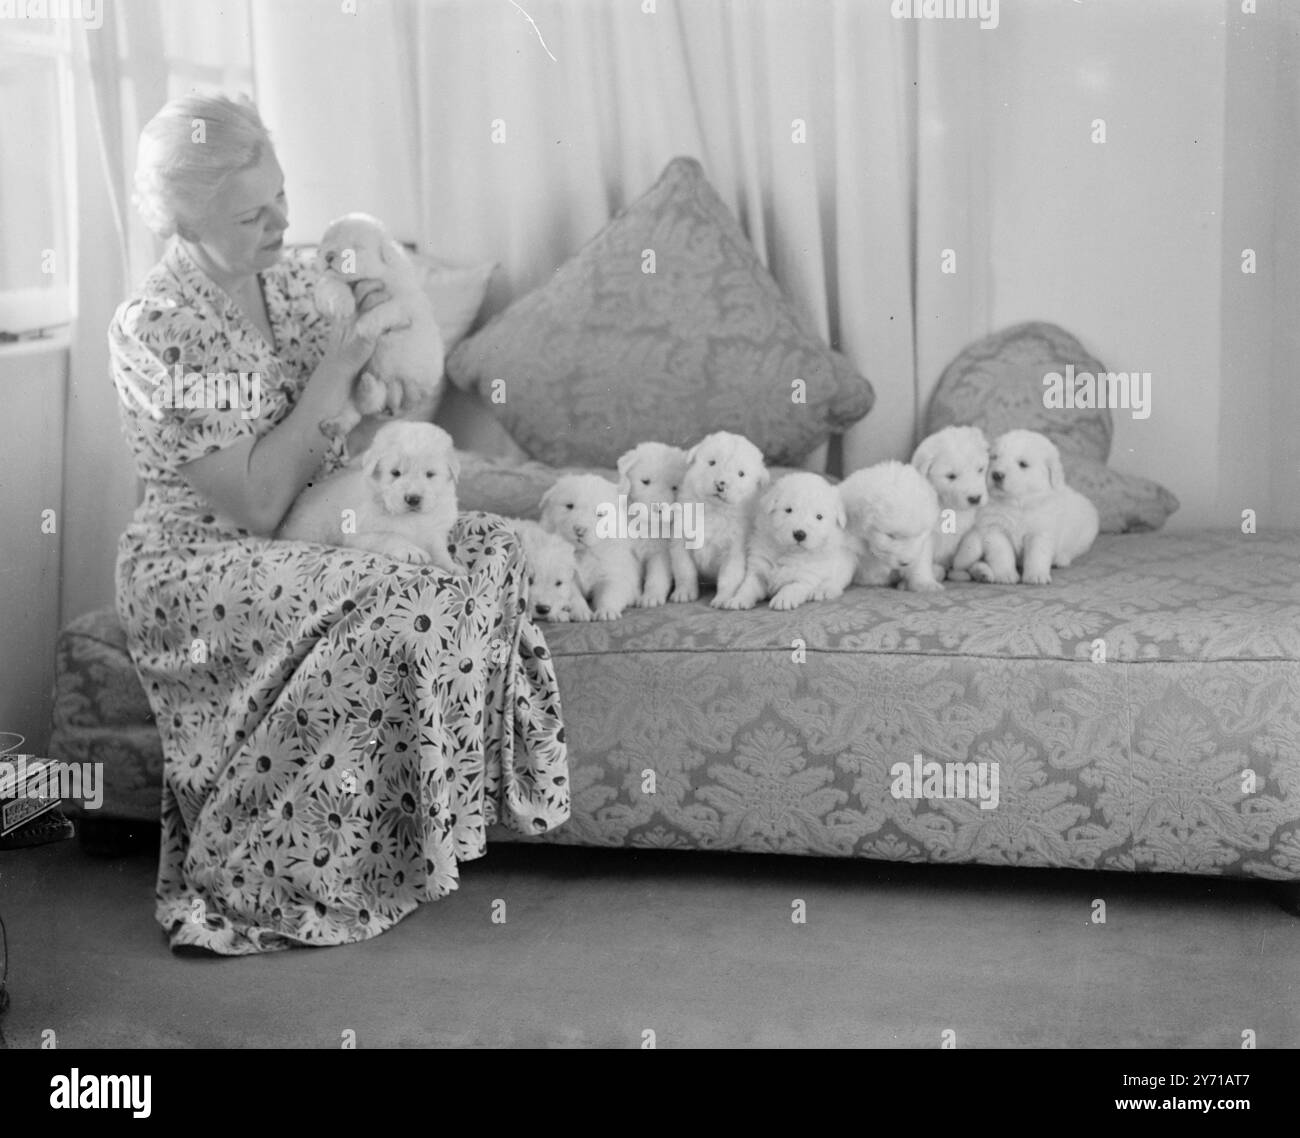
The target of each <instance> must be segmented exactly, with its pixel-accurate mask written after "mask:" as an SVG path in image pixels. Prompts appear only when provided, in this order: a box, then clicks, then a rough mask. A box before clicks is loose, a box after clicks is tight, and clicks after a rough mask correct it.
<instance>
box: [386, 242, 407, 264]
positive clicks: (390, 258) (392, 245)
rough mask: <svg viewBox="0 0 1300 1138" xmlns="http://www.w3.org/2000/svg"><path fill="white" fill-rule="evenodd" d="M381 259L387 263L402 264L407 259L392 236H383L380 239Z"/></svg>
mask: <svg viewBox="0 0 1300 1138" xmlns="http://www.w3.org/2000/svg"><path fill="white" fill-rule="evenodd" d="M379 259H380V260H381V261H383V263H384V264H385V265H400V264H401V263H402V261H403V260H405V259H406V254H405V253H404V252H403V250H402V247H401V246H400V245H399V244H398V243H397V242H396V241H394V240H393V239H392V238H391V237H383V238H380V241H379Z"/></svg>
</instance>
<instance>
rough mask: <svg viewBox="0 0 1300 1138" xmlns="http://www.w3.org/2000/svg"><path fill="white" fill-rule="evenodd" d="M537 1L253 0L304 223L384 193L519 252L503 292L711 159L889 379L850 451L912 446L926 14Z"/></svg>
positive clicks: (306, 230)
mask: <svg viewBox="0 0 1300 1138" xmlns="http://www.w3.org/2000/svg"><path fill="white" fill-rule="evenodd" d="M524 7H526V9H527V15H525V14H524V12H523V11H522V10H521V8H520V7H519V6H516V5H514V4H511V3H510V2H509V0H491V2H479V3H474V4H470V3H463V2H453V0H442V2H433V3H414V2H398V3H392V4H385V5H382V6H379V5H362V6H361V7H360V9H359V10H358V12H357V13H356V14H355V15H349V14H347V13H345V12H343V11H341V10H339V7H338V6H337V5H334V6H332V7H330V6H327V5H320V4H317V3H313V2H312V0H253V5H252V10H253V14H254V20H253V23H254V35H253V42H254V52H255V72H256V79H257V90H258V98H259V103H260V106H261V109H262V112H263V114H264V117H265V118H266V120H267V121H268V123H270V124H271V126H272V129H273V130H274V131H275V132H276V137H277V142H278V147H279V152H280V158H281V161H282V164H283V165H284V167H285V170H286V172H287V175H286V176H287V179H288V183H289V193H290V205H291V217H292V221H291V225H292V229H291V237H292V238H294V239H297V240H310V239H312V238H314V237H315V236H316V235H317V234H319V232H320V230H321V229H322V228H323V226H324V224H325V223H326V222H327V221H328V220H329V218H330V217H332V216H333V215H335V214H337V213H340V212H344V211H345V210H348V209H357V208H362V207H364V208H366V209H367V210H369V211H370V212H373V213H377V214H380V215H382V216H384V217H385V218H386V219H387V220H389V222H390V223H391V224H392V225H393V226H395V227H396V228H397V229H398V230H400V231H401V234H402V236H403V237H404V238H406V239H408V240H413V241H415V242H417V243H418V244H420V245H421V246H422V247H424V248H426V249H427V250H429V251H430V252H436V253H437V254H439V255H440V256H444V257H448V258H452V259H463V260H483V259H490V260H497V261H499V262H500V263H501V265H502V268H503V272H502V273H501V274H500V275H499V277H498V282H497V285H496V286H495V291H494V293H493V295H492V296H490V298H489V305H490V306H491V307H499V306H500V305H502V304H504V303H505V302H506V301H507V300H508V299H510V298H511V297H514V296H518V295H521V294H522V293H523V292H525V291H527V290H528V289H529V288H531V287H533V286H535V285H537V284H539V283H540V282H541V281H543V280H544V279H545V278H546V277H547V276H548V275H549V274H550V273H551V272H552V271H553V270H554V269H555V268H556V267H557V266H558V265H559V264H560V263H562V262H563V261H564V260H565V258H567V257H568V256H569V255H570V254H572V253H573V252H574V251H575V250H576V249H578V248H579V247H580V246H581V245H582V243H583V242H585V241H586V240H587V239H588V238H589V237H591V236H592V235H593V234H595V233H596V232H597V231H598V230H599V229H600V227H601V226H602V225H603V224H604V223H605V222H606V221H607V220H608V219H609V217H610V215H611V214H612V213H614V212H615V211H616V210H618V209H619V208H621V207H622V206H624V205H625V204H627V203H628V202H630V201H631V200H633V199H634V198H635V197H637V196H638V195H639V194H640V193H642V192H643V191H644V190H645V189H647V188H648V187H649V186H650V185H651V183H653V181H654V180H655V178H656V177H657V176H658V174H659V172H660V171H661V170H662V168H663V167H664V166H665V165H666V164H667V162H668V161H669V159H671V158H672V157H674V156H675V155H678V154H690V155H694V156H695V157H697V158H699V159H700V161H701V162H702V163H703V165H704V168H705V170H706V172H707V174H708V176H709V178H710V180H711V181H712V182H713V184H714V185H715V186H716V187H717V189H718V191H719V192H720V193H721V195H722V197H723V199H724V201H726V202H727V203H728V205H730V206H731V207H732V208H733V210H734V211H735V213H736V215H737V216H738V218H739V219H740V222H741V224H742V226H743V227H744V229H745V231H746V232H747V234H748V236H749V238H750V240H751V241H752V243H753V244H754V247H755V248H756V249H757V251H758V253H759V255H760V256H761V257H762V258H763V259H764V260H765V262H766V263H767V265H768V266H769V268H770V269H771V270H772V272H773V274H774V275H775V276H776V278H777V280H778V281H779V282H780V283H781V284H782V286H783V287H784V289H785V290H786V292H787V294H788V295H789V296H791V297H792V298H793V300H794V301H795V302H796V303H797V304H799V305H800V306H801V307H802V309H803V310H804V312H805V313H806V314H807V316H808V317H809V318H810V319H811V321H812V322H813V324H814V326H815V327H817V328H818V329H819V330H820V332H821V333H822V335H823V336H824V337H826V338H827V339H828V341H829V342H830V343H832V344H833V345H834V346H835V347H837V348H840V349H841V350H843V351H844V352H845V353H846V354H847V355H848V356H849V358H850V359H851V360H853V362H854V363H855V364H856V365H857V366H858V368H859V369H860V370H861V371H863V372H864V373H865V374H866V375H867V376H868V377H869V378H870V379H871V381H872V382H873V383H874V384H875V385H876V389H877V392H878V396H879V398H878V403H877V410H876V411H875V412H873V413H872V415H871V416H870V417H868V419H867V420H866V421H865V422H864V423H863V424H862V425H861V426H860V427H859V428H857V429H855V430H854V431H853V432H851V434H850V435H849V437H848V439H847V443H846V454H845V460H846V465H847V466H850V467H852V466H858V465H861V464H862V463H864V462H866V461H868V460H871V459H874V458H879V457H884V456H886V455H892V454H902V453H904V452H906V451H907V450H908V449H909V447H910V446H911V443H912V434H913V429H914V426H915V414H914V409H915V403H916V399H917V388H916V366H915V359H914V350H913V317H912V312H913V287H914V281H913V271H912V245H913V226H914V222H913V214H914V207H915V198H914V194H915V173H916V165H917V160H916V153H915V138H916V135H915V129H914V125H915V94H914V87H913V82H912V81H913V79H914V77H915V56H916V50H915V41H916V36H917V28H916V26H915V24H914V22H912V21H905V20H895V19H892V18H891V17H890V14H889V5H888V4H864V3H861V2H860V0H779V2H776V0H774V2H770V3H749V4H738V3H721V2H713V0H691V2H681V0H655V2H654V3H647V4H645V5H642V4H640V3H630V2H629V3H611V2H609V0H586V2H582V0H578V2H575V0H532V2H530V3H527V4H526V5H524ZM647 9H653V10H652V11H648V10H647ZM494 126H495V127H496V128H497V136H498V137H500V131H501V129H502V128H503V129H504V137H505V141H504V143H494V142H493V130H494ZM801 139H802V141H801ZM463 409H464V408H463V401H462V410H463ZM449 417H450V419H451V423H452V425H453V427H455V428H457V434H458V437H459V438H460V439H461V441H462V443H466V442H468V443H474V444H477V445H481V446H489V447H501V448H502V449H506V444H505V443H504V442H503V440H502V439H501V438H500V435H499V434H498V433H496V432H494V431H493V429H492V428H491V427H489V426H486V425H485V423H484V419H483V417H482V416H472V417H467V416H460V417H459V418H458V417H457V413H456V408H455V407H454V406H453V407H452V408H451V409H450V415H449Z"/></svg>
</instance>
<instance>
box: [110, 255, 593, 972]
mask: <svg viewBox="0 0 1300 1138" xmlns="http://www.w3.org/2000/svg"><path fill="white" fill-rule="evenodd" d="M260 280H261V285H262V291H263V295H264V297H265V301H266V307H267V312H268V315H269V317H270V322H271V326H272V330H273V332H274V338H275V343H274V346H272V345H271V344H268V343H267V341H266V340H265V339H264V337H263V336H262V335H261V333H260V332H258V330H257V329H256V328H255V327H254V325H253V324H252V323H251V321H249V320H248V319H247V317H246V316H245V314H244V313H243V312H242V311H241V310H240V308H239V307H238V306H237V305H236V304H235V302H234V301H233V300H231V299H230V297H229V296H227V295H226V293H225V292H224V291H222V290H221V289H220V288H218V287H217V286H216V285H215V284H214V283H213V282H212V281H210V280H209V279H208V278H207V277H206V276H205V275H204V273H203V272H202V271H201V270H200V269H199V268H198V266H197V265H196V264H195V263H194V261H193V260H192V259H191V258H190V256H189V255H188V253H187V252H186V251H185V249H184V247H183V246H181V245H180V244H179V243H178V242H176V241H173V242H172V244H171V245H170V246H169V248H168V250H167V252H166V254H165V256H164V258H163V259H162V261H161V262H160V263H159V264H158V265H157V266H156V267H155V269H154V270H153V271H152V273H151V274H150V275H149V277H148V278H147V279H146V281H145V283H144V285H143V287H142V289H141V291H140V292H139V294H138V295H137V296H136V297H135V298H133V299H131V300H129V301H127V302H126V303H125V304H123V305H122V306H121V308H119V309H118V312H117V314H116V317H115V319H114V321H113V324H112V327H111V328H110V331H109V342H110V349H111V353H112V361H113V376H114V382H115V384H116V386H117V389H118V394H119V397H120V408H121V414H122V421H123V426H124V430H125V433H126V436H127V440H128V442H129V444H130V446H131V449H132V451H133V453H134V456H135V461H136V465H137V468H138V471H139V475H140V478H141V480H142V482H143V487H144V493H143V500H142V502H141V504H140V506H139V508H138V509H137V511H136V514H135V518H134V520H133V522H132V524H131V525H130V526H129V527H128V529H127V531H126V533H125V534H124V535H123V537H122V540H121V544H120V546H119V551H118V562H117V609H118V614H119V616H120V617H121V620H122V622H123V625H124V627H125V629H126V633H127V638H128V643H129V645H130V650H131V656H132V659H133V660H134V662H135V664H136V667H137V669H138V670H139V673H140V677H141V679H142V681H143V683H144V687H145V690H146V692H147V693H148V696H149V701H150V704H151V707H152V709H153V713H154V716H155V717H156V719H157V722H158V727H159V729H160V732H161V735H162V745H163V752H164V756H165V762H166V765H165V772H164V779H163V798H162V824H163V828H162V848H161V856H160V863H159V869H158V885H157V907H156V915H157V919H158V920H159V922H160V923H161V924H162V925H163V927H164V929H166V930H167V932H168V934H169V936H170V940H171V944H172V947H173V948H185V947H193V948H198V949H206V950H208V951H211V952H216V953H221V954H227V955H240V954H245V953H253V952H265V951H272V950H276V949H283V948H288V947H291V946H293V945H331V944H344V943H348V942H352V941H358V940H363V939H366V938H368V937H372V936H375V935H377V934H378V933H381V932H383V931H384V930H385V929H387V928H389V927H391V926H392V925H394V924H395V923H396V922H398V921H400V920H401V919H402V918H403V917H404V916H406V915H407V914H408V913H410V912H411V911H412V910H413V909H414V908H415V907H416V906H417V905H418V904H419V903H420V902H421V901H425V900H430V899H434V898H438V897H442V896H445V895H446V894H447V893H449V892H450V891H451V890H453V889H455V888H456V884H457V873H458V869H457V867H458V863H459V862H462V861H465V860H468V859H472V858H477V857H480V856H482V855H483V853H484V851H485V829H486V827H487V826H489V825H490V824H492V823H494V822H500V823H502V824H504V825H506V826H508V827H511V828H513V829H515V830H517V831H520V832H523V833H529V834H537V833H542V832H545V831H548V830H551V829H553V828H554V827H556V826H558V825H560V824H561V823H563V822H564V821H566V819H567V818H568V816H569V783H568V770H567V756H566V751H565V744H564V730H563V726H562V721H561V710H560V699H559V692H558V688H557V685H556V679H555V672H554V668H553V665H552V661H551V659H550V655H549V653H548V651H547V647H546V643H545V641H544V639H543V637H542V634H541V632H540V630H539V629H538V628H537V626H536V625H535V624H534V623H533V622H532V621H531V620H530V619H529V617H528V614H527V596H526V590H527V583H526V581H527V578H526V573H525V572H524V570H523V560H522V557H523V555H522V553H521V552H520V549H519V547H518V545H517V543H516V542H515V540H514V539H513V536H512V534H511V533H510V531H509V530H507V529H506V527H505V525H504V523H503V522H502V521H501V520H500V519H498V518H496V517H493V516H491V515H487V514H478V513H471V514H461V516H460V518H459V520H458V522H457V526H456V529H455V531H454V532H453V535H452V542H453V552H454V556H455V557H456V558H457V560H458V561H459V562H460V564H461V565H462V566H463V567H464V569H465V570H466V574H465V576H464V577H462V578H455V577H452V576H450V575H448V574H446V573H444V572H442V571H441V570H438V569H436V568H432V567H426V566H416V565H410V564H407V563H403V562H398V561H394V560H392V559H390V558H387V557H384V556H381V555H379V554H371V553H365V552H358V551H354V550H347V549H341V548H328V547H325V546H319V545H309V544H305V543H300V542H283V541H271V540H267V539H264V538H259V537H256V536H253V535H252V534H250V533H248V532H247V531H246V530H243V529H240V528H239V527H238V526H237V525H236V524H235V523H233V522H232V521H230V520H229V519H227V518H224V517H223V516H222V515H221V514H220V513H219V512H217V511H215V510H213V509H212V508H211V507H210V506H208V505H207V504H206V503H205V502H204V500H203V499H202V498H201V497H200V496H199V495H198V494H197V493H196V492H195V491H194V490H193V489H192V488H191V487H190V486H189V484H188V483H187V482H186V481H185V479H184V478H183V477H182V476H181V474H180V472H179V470H178V468H179V467H180V466H181V465H182V464H184V463H187V462H190V461H192V460H194V459H197V458H201V457H203V456H204V455H207V454H211V453H212V452H214V451H217V450H219V449H220V448H222V447H226V446H229V445H231V444H233V443H236V442H238V441H240V440H241V439H245V438H249V437H255V436H259V435H261V434H264V433H265V432H266V431H268V430H270V429H271V428H272V427H273V426H274V425H275V424H276V423H278V422H279V421H280V420H282V419H283V418H284V416H285V415H286V414H287V413H288V412H289V410H290V408H291V407H292V405H293V403H294V401H295V399H296V398H297V396H298V394H299V392H300V391H301V390H302V388H303V386H304V385H305V383H306V381H307V379H308V378H309V377H310V375H311V374H312V371H313V370H314V369H315V367H316V364H317V363H318V361H319V360H320V358H321V356H322V354H323V353H324V350H325V348H326V344H327V336H328V329H327V327H326V325H325V322H324V321H323V320H322V319H321V318H320V317H319V316H318V315H317V314H316V312H315V309H314V306H313V304H312V300H311V295H312V285H313V283H314V277H313V269H312V267H311V265H310V263H309V261H308V260H307V258H306V257H305V256H304V255H302V254H301V253H294V252H289V253H287V254H286V255H285V257H284V259H282V260H281V261H280V263H278V264H277V265H276V266H274V267H273V268H272V269H270V270H268V271H267V272H264V273H262V274H261V276H260ZM232 381H233V382H232ZM346 458H347V454H346V445H345V443H344V442H343V441H342V440H339V441H337V442H336V443H335V444H333V449H332V451H331V453H330V455H329V457H328V458H327V459H326V462H325V465H324V467H323V469H324V470H325V471H328V470H330V469H333V468H335V467H337V466H338V465H339V464H340V463H341V462H343V461H344V460H345V459H346Z"/></svg>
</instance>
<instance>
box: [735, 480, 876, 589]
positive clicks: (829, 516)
mask: <svg viewBox="0 0 1300 1138" xmlns="http://www.w3.org/2000/svg"><path fill="white" fill-rule="evenodd" d="M847 521H848V519H847V516H846V513H845V510H844V503H843V501H841V499H840V496H839V494H838V493H836V491H835V487H834V486H832V485H831V484H830V483H829V482H827V481H826V479H824V478H823V477H822V476H821V475H820V474H812V473H804V472H799V473H796V474H787V475H786V476H785V477H784V478H780V479H778V480H777V481H776V482H775V483H773V485H772V487H771V488H770V489H768V490H766V491H764V493H763V495H762V497H760V498H759V500H758V509H757V510H756V511H755V514H754V528H753V532H752V533H751V535H750V540H749V553H748V556H747V557H746V560H745V579H744V581H742V582H741V585H740V588H738V589H737V590H736V591H735V592H734V593H733V594H732V595H731V597H730V598H728V599H727V600H726V601H724V602H723V603H722V607H723V608H728V609H748V608H753V607H754V605H755V604H756V603H757V602H758V601H760V600H762V599H763V598H764V597H771V601H770V602H769V603H770V606H771V607H772V608H774V609H793V608H798V607H799V606H800V605H801V604H803V603H804V602H805V601H827V600H832V599H833V598H835V597H838V596H839V595H840V594H841V593H843V592H844V590H845V589H846V588H848V586H849V583H850V582H851V581H852V580H853V573H854V571H855V570H856V568H857V564H858V559H857V553H856V550H855V548H854V545H853V543H852V542H851V541H850V540H849V537H848V534H847V532H846V530H845V527H846V525H847Z"/></svg>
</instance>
